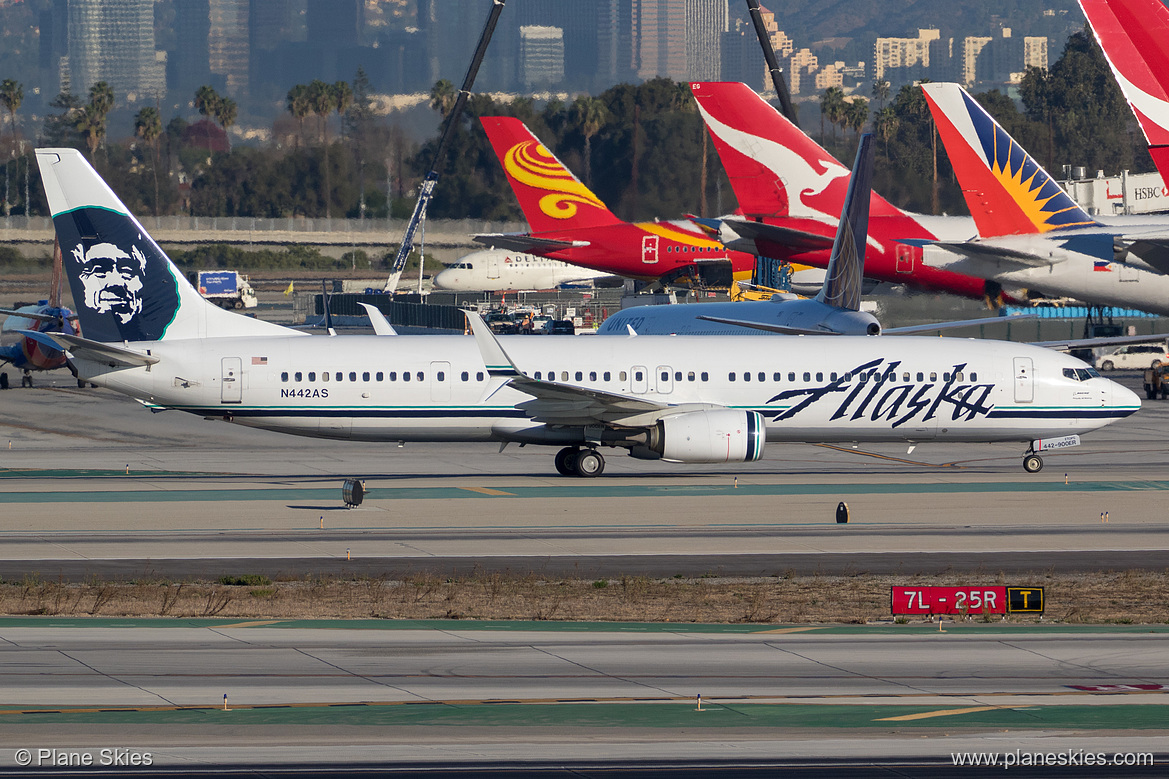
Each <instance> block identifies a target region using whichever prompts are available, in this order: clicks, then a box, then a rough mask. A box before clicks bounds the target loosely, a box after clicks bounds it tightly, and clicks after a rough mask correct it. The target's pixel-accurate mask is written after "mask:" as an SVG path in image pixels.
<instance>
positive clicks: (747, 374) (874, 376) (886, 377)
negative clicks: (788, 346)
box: [662, 368, 1068, 384]
mask: <svg viewBox="0 0 1169 779" xmlns="http://www.w3.org/2000/svg"><path fill="white" fill-rule="evenodd" d="M1067 370H1068V369H1066V368H1065V369H1064V373H1065V375H1066V373H1067ZM705 375H706V374H703V376H705ZM740 375H741V376H742V378H743V381H761V382H762V381H767V374H766V373H765V372H764V371H758V372H756V373H752V372H751V371H743V373H742V374H739V373H737V372H736V371H731V372H730V373H728V374H727V381H736V380H737V379H738V377H739V376H740ZM796 375H797V374H796V372H795V371H788V374H787V380H788V381H789V382H794V381H796ZM812 376H813V374H812V372H811V371H804V373H803V380H804V383H810V382H811V381H812ZM913 376H914V374H913V373H911V372H910V371H903V372H902V373H901V381H903V382H909V381H912V380H913V379H912V378H911V377H913ZM925 376H926V374H925V373H924V372H923V371H918V372H917V374H916V377H917V381H919V382H923V381H925ZM752 377H754V378H752ZM815 377H816V378H815V380H816V381H817V382H823V381H824V373H823V371H817V372H816V373H815ZM662 378H663V379H664V378H665V374H662ZM841 378H843V381H845V382H850V381H852V379H853V374H851V373H845V374H844V376H843V377H841V376H840V374H838V373H836V371H833V372H832V373H829V374H828V380H829V381H836V380H837V379H841ZM856 378H857V380H858V381H860V383H861V384H864V383H866V382H870V381H875V382H878V383H880V382H886V381H897V372H896V371H892V370H890V371H885V372H884V373H881V372H880V371H866V372H862V373H859V374H857V376H856ZM951 379H953V380H954V381H965V380H966V374H965V372H964V371H958V372H957V373H954V374H952V375H951V374H950V372H949V371H946V372H945V373H943V374H942V381H950V380H951ZM771 380H772V381H773V382H779V381H783V373H782V372H780V371H776V372H775V373H773V374H771ZM929 380H930V381H937V380H938V374H937V372H936V371H930V374H929ZM970 380H971V381H978V373H977V372H975V371H971V372H970ZM703 381H706V379H705V378H704V379H703Z"/></svg>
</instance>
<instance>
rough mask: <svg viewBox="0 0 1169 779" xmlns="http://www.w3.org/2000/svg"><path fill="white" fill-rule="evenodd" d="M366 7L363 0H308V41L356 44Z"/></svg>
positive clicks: (340, 44)
mask: <svg viewBox="0 0 1169 779" xmlns="http://www.w3.org/2000/svg"><path fill="white" fill-rule="evenodd" d="M364 9H365V4H364V3H363V2H362V0H308V8H307V12H306V13H305V25H306V27H307V28H308V42H309V43H313V44H329V45H332V46H356V45H357V43H358V39H359V37H360V35H361V28H362V27H363V26H364V24H363V22H364V16H365V14H364Z"/></svg>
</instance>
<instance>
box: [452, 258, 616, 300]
mask: <svg viewBox="0 0 1169 779" xmlns="http://www.w3.org/2000/svg"><path fill="white" fill-rule="evenodd" d="M611 278H613V274H611V273H605V272H603V271H597V270H592V269H591V268H582V267H580V266H577V265H569V264H568V263H567V262H561V261H560V260H550V259H548V258H547V257H538V256H536V255H534V254H524V253H523V252H513V251H507V250H505V249H494V248H492V249H484V250H482V251H478V252H472V253H471V254H468V255H467V256H466V257H463V258H461V259H459V261H458V262H455V263H453V264H451V265H448V266H446V267H445V268H443V269H442V270H441V271H439V272H438V274H437V275H436V276H435V277H434V287H435V289H445V290H450V291H453V292H511V291H512V290H534V289H555V288H556V287H559V286H562V285H564V284H589V283H592V282H594V281H596V280H598V279H611Z"/></svg>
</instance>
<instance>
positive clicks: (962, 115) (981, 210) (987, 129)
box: [921, 82, 1097, 238]
mask: <svg viewBox="0 0 1169 779" xmlns="http://www.w3.org/2000/svg"><path fill="white" fill-rule="evenodd" d="M921 88H922V91H923V92H924V93H925V99H926V103H927V104H928V105H929V109H930V112H931V113H932V114H933V117H934V122H935V124H936V125H937V128H938V135H940V136H942V142H943V143H944V144H945V146H946V154H948V155H949V156H950V163H951V165H953V167H954V173H955V175H957V176H958V184H959V186H961V187H962V194H963V195H964V196H965V197H966V205H967V206H969V207H970V214H971V216H973V217H974V224H975V225H976V226H977V227H978V234H979V235H980V236H981V237H982V238H995V237H998V236H1000V235H1034V234H1042V233H1049V232H1051V231H1053V230H1067V229H1071V228H1077V227H1091V226H1095V225H1096V224H1097V223H1096V221H1095V220H1094V219H1092V217H1090V216H1088V214H1087V212H1085V211H1084V209H1082V208H1080V207H1079V206H1078V205H1076V203H1075V201H1074V200H1072V199H1071V198H1070V197H1068V194H1067V193H1066V192H1064V191H1063V189H1062V188H1061V187H1060V186H1059V184H1057V183H1055V180H1054V179H1053V178H1052V177H1051V176H1050V175H1049V174H1048V173H1047V171H1045V170H1044V169H1043V168H1042V167H1041V166H1040V165H1039V163H1038V162H1037V161H1036V160H1035V158H1033V157H1032V156H1031V155H1030V154H1028V153H1027V152H1026V151H1025V150H1024V149H1023V147H1022V146H1020V145H1019V144H1018V143H1016V142H1015V139H1014V138H1012V137H1011V136H1010V135H1008V134H1007V131H1006V130H1004V129H1003V128H1002V126H1001V125H1000V124H999V123H998V122H996V121H995V120H994V119H993V118H992V117H991V115H990V114H988V113H987V112H986V111H985V110H984V109H983V108H982V106H980V105H979V104H978V103H977V102H976V101H975V100H974V98H972V97H971V96H970V94H969V93H968V92H967V91H966V90H965V89H963V88H962V87H961V86H959V85H958V84H948V83H944V82H930V83H925V84H922V85H921Z"/></svg>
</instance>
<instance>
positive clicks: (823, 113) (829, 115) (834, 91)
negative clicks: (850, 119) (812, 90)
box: [820, 87, 844, 143]
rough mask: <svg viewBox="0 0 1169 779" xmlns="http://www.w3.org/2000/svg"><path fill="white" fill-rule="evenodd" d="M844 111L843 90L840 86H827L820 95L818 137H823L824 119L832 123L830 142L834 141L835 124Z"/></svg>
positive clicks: (838, 121)
mask: <svg viewBox="0 0 1169 779" xmlns="http://www.w3.org/2000/svg"><path fill="white" fill-rule="evenodd" d="M843 113H844V90H843V89H841V88H840V87H828V88H827V89H825V90H824V94H822V95H820V139H821V140H823V139H824V120H825V119H827V120H828V123H829V124H831V125H832V142H833V143H836V125H838V124H840V119H841V116H842V115H843Z"/></svg>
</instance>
